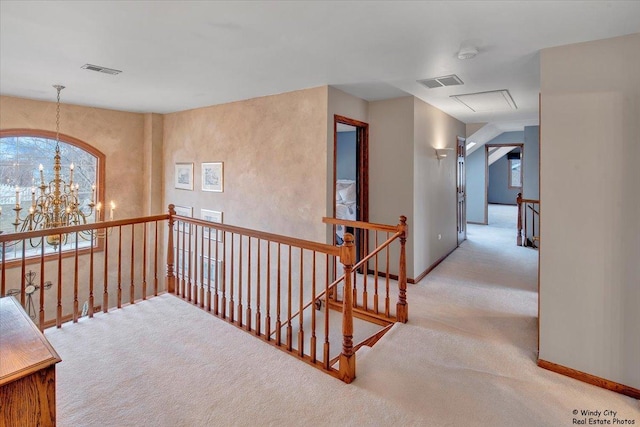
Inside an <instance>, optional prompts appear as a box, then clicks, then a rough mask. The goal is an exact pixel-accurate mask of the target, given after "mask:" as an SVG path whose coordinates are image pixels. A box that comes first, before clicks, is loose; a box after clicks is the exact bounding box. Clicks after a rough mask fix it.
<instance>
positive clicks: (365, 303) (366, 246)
mask: <svg viewBox="0 0 640 427" xmlns="http://www.w3.org/2000/svg"><path fill="white" fill-rule="evenodd" d="M360 235H361V236H364V239H363V240H364V243H363V247H364V251H362V252H361V253H364V256H367V255H368V254H369V230H362V232H361V233H360ZM353 261H354V263H355V261H356V260H355V259H354V260H353ZM362 276H363V277H362V279H363V282H362V308H363V309H364V310H365V311H367V309H368V307H369V293H368V292H367V281H368V277H369V261H367V262H365V263H364V267H363V269H362ZM355 283H356V282H354V284H355ZM353 288H354V289H355V288H356V287H355V286H354V287H353ZM357 306H358V305H357V301H356V307H357Z"/></svg>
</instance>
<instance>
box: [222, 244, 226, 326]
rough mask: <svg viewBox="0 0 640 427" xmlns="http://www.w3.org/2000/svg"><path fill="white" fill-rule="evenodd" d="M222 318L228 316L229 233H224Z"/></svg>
mask: <svg viewBox="0 0 640 427" xmlns="http://www.w3.org/2000/svg"><path fill="white" fill-rule="evenodd" d="M222 267H223V268H222V303H221V305H222V314H221V315H222V318H223V319H225V318H226V317H227V233H226V232H224V231H223V234H222Z"/></svg>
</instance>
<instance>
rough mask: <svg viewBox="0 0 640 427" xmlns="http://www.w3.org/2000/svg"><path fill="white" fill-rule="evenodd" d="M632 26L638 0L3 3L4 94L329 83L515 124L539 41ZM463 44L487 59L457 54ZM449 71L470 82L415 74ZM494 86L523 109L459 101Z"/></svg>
mask: <svg viewBox="0 0 640 427" xmlns="http://www.w3.org/2000/svg"><path fill="white" fill-rule="evenodd" d="M636 32H640V1H554V2H548V1H528V2H522V1H509V2H507V1H493V2H487V1H453V2H449V1H437V2H435V1H434V2H382V1H376V2H360V1H349V2H328V1H327V2H307V1H305V2H302V1H300V2H259V1H252V2H212V1H211V2H207V1H198V2H195V1H194V2H179V1H155V2H154V1H144V2H142V1H138V2H133V1H126V2H125V1H102V2H97V1H55V2H51V1H44V2H43V1H8V0H2V1H1V2H0V93H1V94H3V95H11V96H19V97H25V98H33V99H44V100H49V101H52V100H54V99H55V90H54V89H53V88H52V87H51V85H53V84H56V83H60V84H64V85H65V86H67V89H65V90H64V91H63V92H62V101H63V102H65V103H72V104H80V105H89V106H96V107H103V108H111V109H117V110H124V111H134V112H157V113H168V112H174V111H181V110H186V109H191V108H197V107H203V106H208V105H213V104H220V103H225V102H231V101H237V100H241V99H248V98H253V97H258V96H264V95H270V94H275V93H282V92H288V91H292V90H297V89H302V88H309V87H316V86H321V85H327V84H328V85H333V86H335V87H337V88H339V89H341V90H343V91H345V92H348V93H351V94H353V95H356V96H359V97H361V98H364V99H367V100H378V99H385V98H392V97H397V96H404V95H407V94H411V95H414V96H416V97H418V98H420V99H422V100H424V101H426V102H428V103H430V104H432V105H434V106H436V107H437V108H439V109H441V110H443V111H445V112H447V113H449V114H450V115H452V116H454V117H456V118H458V119H460V120H462V121H464V122H465V123H479V122H489V123H492V124H494V125H495V126H496V127H497V128H499V129H501V130H515V129H517V128H520V129H521V128H522V127H521V126H522V125H525V124H532V123H536V122H537V103H538V91H539V85H540V83H539V80H540V76H539V54H538V51H539V50H540V49H542V48H545V47H550V46H558V45H564V44H570V43H576V42H582V41H588V40H596V39H602V38H608V37H613V36H618V35H624V34H631V33H636ZM463 43H464V44H466V43H472V44H475V45H476V46H477V47H478V49H479V52H480V53H479V55H478V56H477V57H476V58H475V59H472V60H466V61H461V60H458V59H457V57H456V53H457V51H458V50H459V48H460V46H461V44H463ZM86 63H90V64H94V65H101V66H105V67H109V68H115V69H118V70H123V73H122V74H120V75H117V76H111V75H107V74H100V73H96V72H93V71H87V70H83V69H81V68H80V67H81V66H82V65H84V64H86ZM449 74H457V75H458V76H459V77H460V78H461V79H462V81H463V82H464V85H461V86H452V87H442V88H437V89H427V88H425V87H424V86H422V85H420V84H418V83H417V82H416V80H421V79H425V78H429V77H438V76H444V75H449ZM496 89H508V90H509V91H510V93H511V95H512V97H513V99H514V100H515V102H516V104H517V106H518V109H517V110H515V111H511V110H509V111H504V112H494V113H474V112H472V111H470V110H469V109H468V108H467V107H465V106H464V105H462V104H460V103H459V102H457V101H455V100H454V99H452V98H450V95H454V94H463V93H473V92H480V91H489V90H496ZM0 114H1V112H0Z"/></svg>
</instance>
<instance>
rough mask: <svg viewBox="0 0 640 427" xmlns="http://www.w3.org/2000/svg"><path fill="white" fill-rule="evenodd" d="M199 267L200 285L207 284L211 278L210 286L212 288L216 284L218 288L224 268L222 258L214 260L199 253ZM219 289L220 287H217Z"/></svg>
mask: <svg viewBox="0 0 640 427" xmlns="http://www.w3.org/2000/svg"><path fill="white" fill-rule="evenodd" d="M200 261H201V264H200V265H201V268H202V285H203V286H208V285H209V278H211V288H212V289H213V288H214V287H215V286H216V284H217V285H218V288H219V287H220V286H221V283H222V275H223V274H224V268H223V265H222V260H220V259H219V260H216V259H214V258H209V257H207V256H204V255H200ZM219 291H220V289H219Z"/></svg>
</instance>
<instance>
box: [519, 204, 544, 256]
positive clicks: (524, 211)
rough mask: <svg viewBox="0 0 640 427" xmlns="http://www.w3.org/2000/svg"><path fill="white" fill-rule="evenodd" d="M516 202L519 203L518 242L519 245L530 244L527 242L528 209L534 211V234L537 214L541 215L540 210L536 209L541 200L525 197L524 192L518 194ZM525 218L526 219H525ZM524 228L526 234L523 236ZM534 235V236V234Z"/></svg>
mask: <svg viewBox="0 0 640 427" xmlns="http://www.w3.org/2000/svg"><path fill="white" fill-rule="evenodd" d="M516 203H517V205H518V231H517V237H516V244H517V245H518V246H522V245H525V246H528V244H527V242H528V234H529V233H528V231H527V230H528V224H527V210H531V211H532V212H533V215H534V217H533V224H532V230H533V235H535V227H536V223H535V221H536V220H535V215H538V217H540V212H539V211H538V210H536V209H535V207H534V206H535V205H536V204H537V205H540V200H535V199H524V198H522V193H518V196H517V198H516ZM523 205H524V206H525V208H524V209H523V208H522V206H523ZM523 219H524V221H523ZM523 222H524V226H523ZM523 229H524V236H523V231H522V230H523ZM532 237H533V236H532Z"/></svg>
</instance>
